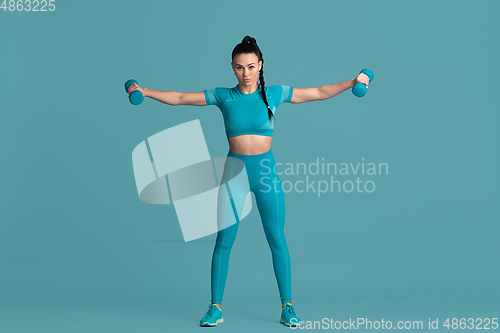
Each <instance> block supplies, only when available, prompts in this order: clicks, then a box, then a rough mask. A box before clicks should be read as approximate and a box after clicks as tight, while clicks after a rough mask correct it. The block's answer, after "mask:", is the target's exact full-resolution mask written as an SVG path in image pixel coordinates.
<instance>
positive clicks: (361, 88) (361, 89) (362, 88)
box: [352, 68, 373, 97]
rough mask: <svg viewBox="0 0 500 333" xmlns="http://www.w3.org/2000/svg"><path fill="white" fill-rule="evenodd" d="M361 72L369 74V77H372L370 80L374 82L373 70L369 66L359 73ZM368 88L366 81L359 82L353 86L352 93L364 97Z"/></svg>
mask: <svg viewBox="0 0 500 333" xmlns="http://www.w3.org/2000/svg"><path fill="white" fill-rule="evenodd" d="M361 73H363V74H366V75H368V78H370V81H369V82H372V80H373V72H372V71H371V70H369V69H368V68H365V69H363V70H362V71H361V72H359V74H361ZM367 88H368V87H367V86H366V85H365V84H364V83H361V82H357V83H356V84H355V85H354V87H352V93H353V94H354V96H357V97H363V96H364V95H366V90H367Z"/></svg>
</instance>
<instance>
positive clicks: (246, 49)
mask: <svg viewBox="0 0 500 333" xmlns="http://www.w3.org/2000/svg"><path fill="white" fill-rule="evenodd" d="M242 53H255V55H256V56H257V58H259V61H262V67H261V69H260V73H259V74H260V75H259V82H260V89H261V91H260V93H261V95H262V99H263V100H264V103H265V104H266V106H267V114H268V116H269V121H271V119H272V118H274V120H276V117H274V114H273V112H272V111H271V107H269V104H268V103H267V97H266V90H265V82H264V58H263V57H262V52H261V51H260V48H259V46H258V45H257V41H256V40H255V38H253V37H250V36H245V38H243V40H242V41H241V43H239V44H238V45H236V47H235V48H234V50H233V53H232V55H231V58H232V59H234V57H235V56H237V55H239V54H242Z"/></svg>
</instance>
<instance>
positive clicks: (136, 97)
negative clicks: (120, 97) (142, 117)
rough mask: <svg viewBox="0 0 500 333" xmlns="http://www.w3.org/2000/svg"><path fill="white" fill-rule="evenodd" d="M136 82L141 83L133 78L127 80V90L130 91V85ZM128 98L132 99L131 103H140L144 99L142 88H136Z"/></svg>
mask: <svg viewBox="0 0 500 333" xmlns="http://www.w3.org/2000/svg"><path fill="white" fill-rule="evenodd" d="M134 83H135V84H137V85H139V84H138V83H137V81H136V80H132V79H130V80H128V81H127V82H125V91H126V92H128V87H130V86H131V85H133V84H134ZM128 99H129V100H130V103H132V104H134V105H139V104H141V103H142V102H143V101H144V96H143V95H142V93H141V91H140V90H134V91H132V92H131V93H130V95H128Z"/></svg>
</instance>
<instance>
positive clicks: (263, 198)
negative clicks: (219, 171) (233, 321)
mask: <svg viewBox="0 0 500 333" xmlns="http://www.w3.org/2000/svg"><path fill="white" fill-rule="evenodd" d="M227 156H228V157H236V158H239V159H240V160H242V161H243V163H244V164H245V168H246V171H247V175H248V181H249V185H250V191H252V192H253V193H254V195H255V199H256V201H257V207H258V209H259V213H260V216H261V219H262V225H263V227H264V232H265V235H266V239H267V242H268V244H269V247H270V248H271V253H272V258H273V267H274V274H275V275H276V280H277V282H278V289H279V293H280V298H281V302H282V303H286V302H291V301H292V291H291V289H292V288H291V264H290V254H289V252H288V247H287V244H286V240H285V230H284V227H285V196H284V192H283V188H282V185H281V181H280V178H279V176H278V174H277V173H276V169H275V165H276V161H275V160H274V155H273V153H272V151H271V150H269V151H267V152H266V153H262V154H257V155H241V154H236V153H233V152H232V151H231V150H230V151H229V152H228V154H227ZM229 160H230V159H229ZM227 163H228V162H227V161H226V165H227ZM262 165H264V166H262ZM227 169H228V168H226V167H225V168H224V175H223V177H222V181H221V184H222V183H224V181H225V180H227V179H229V177H231V176H230V175H228V174H229V173H231V172H227ZM231 203H232V205H234V202H233V201H232V199H231ZM233 209H234V207H233ZM239 223H240V221H239V218H238V216H237V215H236V223H235V224H233V225H231V226H230V227H228V228H225V229H222V230H219V231H218V233H217V240H216V243H215V248H214V252H213V256H212V274H211V275H212V303H219V304H220V303H222V296H223V294H224V287H225V284H226V278H227V272H228V267H229V256H230V254H231V248H232V247H233V244H234V240H235V238H236V234H237V233H238V227H239Z"/></svg>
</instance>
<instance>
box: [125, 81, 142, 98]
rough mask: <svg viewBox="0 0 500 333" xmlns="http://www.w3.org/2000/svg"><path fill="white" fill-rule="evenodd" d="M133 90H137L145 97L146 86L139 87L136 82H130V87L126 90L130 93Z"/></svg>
mask: <svg viewBox="0 0 500 333" xmlns="http://www.w3.org/2000/svg"><path fill="white" fill-rule="evenodd" d="M134 90H139V91H140V92H141V93H142V96H144V97H146V91H145V90H146V88H141V87H139V85H138V84H137V83H132V84H131V85H130V87H128V90H127V92H128V94H129V95H130V94H131V93H132V91H134Z"/></svg>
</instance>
